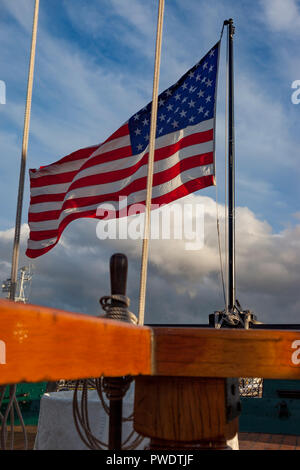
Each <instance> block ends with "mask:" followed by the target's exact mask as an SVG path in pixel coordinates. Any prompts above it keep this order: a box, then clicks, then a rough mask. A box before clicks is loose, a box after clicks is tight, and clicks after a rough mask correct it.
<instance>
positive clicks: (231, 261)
mask: <svg viewBox="0 0 300 470" xmlns="http://www.w3.org/2000/svg"><path fill="white" fill-rule="evenodd" d="M226 24H227V38H228V46H227V47H228V299H227V302H228V304H227V309H228V311H229V312H230V311H232V310H233V309H234V307H235V139H234V137H235V136H234V71H233V35H234V25H233V20H232V19H231V18H230V19H229V20H228V21H227V22H226Z"/></svg>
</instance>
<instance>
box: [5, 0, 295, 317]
mask: <svg viewBox="0 0 300 470" xmlns="http://www.w3.org/2000/svg"><path fill="white" fill-rule="evenodd" d="M299 3H300V2H299V1H298V0H256V1H250V0H240V1H239V2H237V1H234V0H211V1H209V2H207V1H204V0H189V1H183V0H172V1H171V0H166V8H165V19H164V33H163V34H164V36H163V46H162V62H161V79H160V90H163V89H165V88H167V87H168V86H169V85H171V84H172V83H173V82H175V81H177V79H178V78H179V77H180V76H181V75H182V74H183V73H185V71H186V70H187V69H188V68H190V67H191V66H192V65H194V64H195V63H196V62H197V61H198V60H199V59H200V58H201V57H202V56H203V55H204V54H205V53H206V52H207V51H208V50H209V49H210V47H211V46H212V45H213V44H215V42H216V41H217V40H218V38H219V35H220V31H221V28H222V24H223V21H224V19H227V18H229V17H232V18H233V19H234V22H235V26H236V34H235V40H234V41H235V104H236V106H235V113H236V114H235V118H236V160H237V162H236V183H237V205H238V206H239V208H240V209H239V211H238V214H237V224H239V229H238V230H239V233H238V234H237V239H238V242H239V243H240V246H241V248H240V250H241V256H240V266H241V279H242V280H241V286H242V289H241V290H242V294H243V295H244V298H245V299H246V300H247V301H248V299H249V302H253V299H254V297H255V296H256V295H258V294H257V286H256V284H255V266H257V269H258V270H260V271H261V272H262V279H264V280H266V285H264V283H262V285H263V289H264V290H262V294H261V297H257V298H256V297H255V300H254V306H253V307H257V306H258V307H260V306H261V305H264V306H265V308H266V311H268V312H270V313H269V314H268V318H269V317H270V316H271V311H272V309H273V308H275V307H276V309H277V310H276V311H278V316H279V314H280V308H279V306H278V305H279V304H278V298H277V297H276V296H277V295H278V292H277V291H278V286H279V285H280V283H283V284H284V285H285V284H286V291H285V292H286V294H283V295H284V299H282V302H283V303H284V302H285V301H286V299H287V298H290V295H291V292H293V295H295V299H293V301H292V302H293V305H291V307H290V317H289V318H294V317H295V316H296V311H297V307H296V305H298V302H299V299H298V297H297V295H298V291H297V289H296V288H295V291H294V290H293V286H294V284H295V285H296V280H297V282H298V278H297V276H298V272H299V271H300V269H298V268H299V265H298V264H297V262H295V260H296V259H297V256H298V259H300V257H299V251H298V248H299V246H298V229H299V214H300V211H299V203H298V201H299V199H300V194H299V184H298V181H299V176H300V174H299V163H298V158H299V156H298V154H299V144H300V133H299V131H298V126H299V124H298V123H299V112H300V105H298V106H297V105H294V104H292V102H291V94H292V89H291V84H292V82H293V81H294V80H297V79H300V66H299V65H300V64H299V46H298V45H299V36H300V4H299ZM33 7H34V1H33V0H2V2H1V17H0V23H1V28H0V41H1V51H2V53H1V57H0V71H1V72H0V79H1V80H4V81H5V83H6V89H7V103H6V104H5V105H0V120H1V126H0V142H1V143H0V146H1V155H2V158H1V160H0V166H1V169H0V175H1V185H0V200H1V210H0V231H1V232H0V234H1V237H0V241H1V243H2V248H1V243H0V253H3V255H2V261H1V266H2V271H1V273H2V276H6V275H7V274H8V273H9V263H10V259H9V251H10V249H11V243H12V230H11V229H12V227H13V225H14V219H15V207H16V197H17V184H18V178H19V162H20V153H21V141H22V129H23V116H24V106H25V96H26V83H27V71H28V59H29V48H30V36H31V27H32V16H33ZM156 15H157V1H156V0H149V1H147V2H146V1H142V0H110V1H108V0H91V1H89V2H86V1H83V0H51V2H49V1H46V0H41V1H40V19H39V29H38V41H37V55H36V67H35V81H34V88H33V101H32V119H31V128H30V140H29V150H28V165H27V168H36V167H38V166H40V165H44V164H49V163H51V162H53V161H55V160H57V159H58V158H60V157H62V156H64V155H66V154H68V153H70V152H71V151H73V150H75V149H77V148H80V147H84V146H89V145H93V144H95V143H98V142H99V143H100V142H101V141H102V140H103V139H105V138H107V137H108V136H109V135H110V134H111V133H112V132H113V131H114V130H116V129H117V128H118V127H119V126H120V125H121V124H122V123H123V122H124V121H126V120H127V119H128V118H129V117H130V116H131V115H132V114H133V113H134V112H136V111H137V110H138V109H139V108H140V107H141V106H143V105H144V104H145V103H147V102H149V101H150V100H151V94H152V73H153V62H154V47H155V44H154V39H155V29H156ZM224 39H225V38H224ZM225 42H226V41H223V47H222V59H221V62H220V75H219V93H218V116H217V153H216V158H217V182H218V195H219V202H220V203H221V204H222V203H223V202H224V139H225V121H224V117H225ZM197 197H198V196H197ZM199 197H200V198H201V197H202V198H203V197H205V198H207V199H205V201H207V207H208V209H207V210H208V214H210V213H211V214H212V211H213V209H212V208H211V204H212V202H211V200H213V199H215V188H207V189H206V190H203V191H201V193H199ZM203 200H204V199H203ZM28 205H29V181H28V173H27V175H26V190H25V198H24V211H23V222H24V224H26V222H27V210H28ZM93 223H94V221H87V222H86V224H82V221H79V222H76V223H73V224H71V225H70V226H69V227H68V229H67V230H66V234H65V236H64V237H63V239H62V241H61V244H60V245H61V246H60V247H59V246H58V247H56V248H54V250H53V253H52V252H50V253H49V254H47V255H45V256H44V257H42V258H43V260H42V259H41V260H39V261H38V262H37V266H36V270H37V274H36V278H38V280H36V281H35V282H36V288H35V292H34V296H33V299H34V300H35V301H37V302H43V303H45V304H49V303H51V302H52V300H50V299H51V296H52V295H53V293H54V292H55V291H56V290H57V289H58V287H57V286H56V285H55V284H54V281H53V279H52V278H53V272H56V271H57V270H58V271H60V272H61V273H62V272H63V270H64V269H67V268H65V267H64V268H63V269H62V265H61V264H60V262H61V260H62V259H65V261H66V263H67V265H68V266H70V267H69V271H68V272H71V270H72V269H74V266H73V267H71V266H72V263H75V261H74V259H73V258H72V263H71V264H70V265H69V264H68V263H69V261H70V260H69V258H68V256H69V255H68V254H67V251H68V249H69V248H68V247H73V248H72V249H75V248H74V247H75V246H77V241H76V236H78V237H79V234H80V244H79V245H80V250H81V251H82V250H83V252H84V249H86V250H87V249H88V247H90V249H91V250H92V247H93V246H94V244H95V243H96V241H95V240H94V238H95V229H94V225H93ZM242 224H245V226H242ZM208 226H209V224H208ZM24 230H25V232H26V227H25V225H24ZM208 230H209V229H208ZM244 230H245V233H244V232H243V231H244ZM25 232H24V240H23V242H22V243H23V244H22V246H21V261H23V260H24V261H25V258H24V251H25V241H26V240H25V239H26V233H25ZM242 236H243V237H245V236H246V238H247V240H248V244H247V245H245V246H244V245H243V243H245V242H244V241H243V239H242V238H239V237H242ZM251 236H255V237H256V238H255V239H256V242H257V243H256V245H255V246H256V250H254V255H253V256H254V258H255V261H256V264H254V265H253V277H251V276H252V275H251V272H250V271H251V270H250V268H249V266H248V268H249V269H247V262H246V260H247V259H249V256H250V255H251V253H252V251H251V250H252V242H251V240H250V239H251ZM93 237H94V238H93ZM257 237H258V238H257ZM266 238H267V239H268V243H269V244H268V247H269V248H270V250H269V252H268V255H265V256H267V260H266V262H265V263H263V264H262V263H261V252H262V253H264V254H265V253H266V247H265V248H263V244H262V243H260V242H261V240H262V239H264V240H265V239H266ZM249 240H250V241H249ZM278 240H281V244H278ZM64 243H65V245H64ZM89 243H90V244H89ZM127 248H128V247H127ZM97 249H98V248H97ZM97 249H96V248H95V250H97ZM116 249H117V251H119V249H120V246H118V245H116ZM160 249H161V247H160ZM174 249H175V248H174ZM80 250H79V251H80ZM99 250H100V251H99V260H100V259H101V263H103V266H104V265H105V263H107V259H106V258H107V256H106V249H105V247H103V246H101V248H99ZM109 250H112V247H111V245H109V249H108V251H109ZM128 250H129V253H130V256H132V257H133V258H132V263H133V264H134V263H136V264H137V265H138V257H139V255H138V248H137V247H131V248H128ZM153 250H154V255H153V260H155V259H156V258H155V250H156V248H155V247H154V248H153ZM157 250H158V248H157ZM260 250H262V251H260ZM79 251H78V250H77V251H76V256H78V263H79V264H78V266H79V265H80V266H81V261H79V260H80V259H83V258H84V256H86V255H84V254H83V253H81V252H79ZM54 252H55V253H54ZM158 253H161V251H159V250H158ZM252 254H253V253H252ZM276 255H279V258H278V260H277V258H276ZM81 256H82V257H83V258H81ZM157 256H158V258H157V260H158V261H157V263H155V262H154V261H153V264H152V265H151V266H150V280H149V287H150V288H151V287H152V288H153V289H154V290H155V291H156V292H160V290H163V289H165V290H166V291H168V289H169V288H170V285H171V286H173V287H171V288H172V289H175V291H176V295H178V296H179V297H180V299H181V301H182V302H183V304H184V301H187V299H186V296H188V303H189V304H190V307H189V309H190V310H189V311H190V312H191V313H190V318H191V319H193V318H194V312H195V305H196V302H197V301H198V300H197V295H198V294H195V295H194V294H193V293H192V291H193V289H194V290H196V291H197V288H196V285H195V287H194V288H193V289H191V288H189V286H186V290H184V289H183V292H182V289H181V290H180V288H179V287H178V286H179V279H180V272H181V270H182V269H184V268H183V265H182V263H185V260H183V259H182V257H180V260H179V259H178V260H177V266H178V280H176V281H175V280H174V277H172V276H173V274H174V273H172V272H171V271H170V272H167V271H165V270H163V269H161V268H160V266H159V254H157ZM170 256H174V251H173V252H172V253H170ZM201 256H202V262H203V266H204V268H205V267H206V268H207V272H208V273H211V276H212V277H211V278H210V274H207V277H206V275H205V269H204V268H203V273H202V272H201V273H200V272H199V273H197V271H195V273H194V274H195V275H199V283H202V288H203V286H204V285H205V283H206V282H208V283H209V282H211V284H210V287H211V291H210V292H211V293H210V297H209V296H208V297H205V301H204V303H205V305H207V307H206V308H207V309H208V310H211V309H213V308H215V307H216V306H217V303H218V302H220V298H219V297H218V301H217V302H215V301H214V300H213V298H214V296H215V295H216V291H217V290H219V286H218V287H217V281H216V278H217V268H214V269H212V271H210V269H209V266H210V263H211V259H212V258H213V256H214V255H212V253H210V252H209V250H208V251H206V252H205V253H204V254H203V253H202V254H201ZM201 256H200V258H201ZM243 256H245V259H244V258H243ZM64 257H65V258H64ZM274 257H275V258H276V263H277V264H276V267H274V266H273V269H272V266H271V265H270V266H269V265H268V262H269V261H270V260H271V261H272V260H273V258H274ZM67 260H68V262H67ZM271 261H270V262H271ZM274 262H275V261H274ZM89 263H90V261H89ZM253 263H254V261H253ZM299 263H300V262H299ZM89 266H90V265H89ZM266 266H267V267H268V269H267V271H265V269H266ZM93 269H95V270H96V269H97V268H96V266H94V268H93ZM101 269H102V268H101ZM51 270H53V271H51ZM89 270H90V268H89ZM243 270H244V271H243ZM277 270H278V276H277V277H276V282H278V286H277V284H276V282H275V281H274V279H273V278H272V276H271V277H270V273H271V274H272V275H275V274H274V273H277ZM104 271H105V269H104V267H103V273H104ZM93 272H94V273H95V272H96V271H93ZM51 273H52V274H51ZM247 273H248V274H247ZM290 273H292V277H291V279H290ZM80 276H81V275H80ZM82 276H83V274H82ZM103 276H104V274H103ZM136 276H138V274H137V268H136ZM67 277H68V276H67V274H65V275H64V280H65V281H64V282H65V283H66V284H68V286H66V285H65V286H64V287H65V289H63V287H62V286H59V292H61V297H58V300H57V305H58V306H63V307H66V308H71V309H79V310H86V309H88V308H90V307H84V305H90V304H89V301H88V300H87V297H88V294H86V296H87V297H84V298H83V299H81V300H80V299H79V298H78V299H77V297H76V296H75V297H76V300H75V297H74V291H77V290H78V288H77V287H78V286H76V285H75V284H74V283H72V282H71V281H70V280H68V282H67V281H66V278H67ZM49 279H50V280H49ZM80 279H83V277H80ZM133 279H135V278H134V276H133ZM176 279H177V278H176ZM267 281H268V282H267ZM62 282H63V281H62ZM92 282H94V281H92V279H91V280H90V283H92ZM274 282H275V284H274ZM172 283H173V284H172ZM272 283H273V285H274V292H273V291H272V289H271V287H270V289H269V284H272ZM67 287H68V288H69V289H70V291H69V293H68V294H65V292H66V291H68V288H67ZM43 289H44V290H43ZM94 289H95V292H96V291H97V287H96V285H94ZM193 292H194V291H193ZM160 295H161V296H162V297H163V296H164V295H166V294H164V293H161V294H160ZM266 295H267V296H269V297H268V298H267V299H266V298H265V296H266ZM285 295H286V297H285ZM133 297H134V298H136V297H137V296H136V293H133ZM179 297H178V298H179ZM240 300H241V299H240ZM249 302H248V303H249ZM242 303H243V302H242ZM285 303H286V302H285ZM248 307H249V308H250V307H252V305H248ZM93 308H95V309H96V307H93ZM155 308H156V304H155V302H154V301H152V304H149V309H150V310H151V311H152V310H153V311H154V310H155ZM168 312H169V310H168ZM168 312H166V316H168V315H169V316H170V318H172V313H168ZM208 313H210V311H208ZM269 319H270V318H269Z"/></svg>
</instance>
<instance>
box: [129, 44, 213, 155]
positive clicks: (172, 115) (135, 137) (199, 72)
mask: <svg viewBox="0 0 300 470" xmlns="http://www.w3.org/2000/svg"><path fill="white" fill-rule="evenodd" d="M218 55H219V42H218V43H217V44H216V45H215V46H214V47H213V48H212V49H211V50H210V51H209V52H208V53H207V54H206V55H205V56H204V57H203V58H202V59H201V60H200V61H199V62H198V63H197V64H196V65H195V66H194V67H192V68H191V69H190V70H189V71H188V72H186V73H185V74H184V75H183V76H182V77H181V78H180V79H179V80H178V82H177V83H175V84H174V85H172V86H170V87H169V88H168V89H167V90H165V91H163V92H162V93H161V94H160V95H159V97H158V115H157V127H156V137H161V136H163V135H165V134H169V133H171V132H174V131H177V130H180V129H184V128H186V127H187V126H191V125H195V124H199V123H200V122H202V121H205V120H208V119H212V118H213V117H214V114H215V100H216V83H217V68H218ZM151 103H152V102H150V103H149V104H148V105H147V106H145V107H144V108H142V109H141V110H140V111H138V112H137V113H136V114H134V115H133V116H132V117H131V118H130V119H129V122H128V124H129V131H130V139H131V146H132V150H133V152H137V153H138V152H142V151H143V150H144V149H145V148H146V147H147V145H148V144H149V135H150V121H151Z"/></svg>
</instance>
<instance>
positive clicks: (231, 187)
mask: <svg viewBox="0 0 300 470" xmlns="http://www.w3.org/2000/svg"><path fill="white" fill-rule="evenodd" d="M224 26H227V57H228V59H227V83H228V88H227V92H228V95H227V99H228V103H227V104H228V116H227V117H228V232H227V238H228V246H227V249H228V271H227V296H226V301H225V310H223V311H217V312H214V313H213V314H211V315H209V324H210V326H213V327H214V328H221V327H235V328H249V326H250V324H251V323H257V320H256V317H255V316H254V315H253V313H251V312H250V310H242V308H241V306H240V304H239V302H238V300H237V299H236V281H235V279H236V277H235V134H234V68H233V36H234V31H235V27H234V24H233V20H232V19H231V18H230V19H229V20H225V21H224Z"/></svg>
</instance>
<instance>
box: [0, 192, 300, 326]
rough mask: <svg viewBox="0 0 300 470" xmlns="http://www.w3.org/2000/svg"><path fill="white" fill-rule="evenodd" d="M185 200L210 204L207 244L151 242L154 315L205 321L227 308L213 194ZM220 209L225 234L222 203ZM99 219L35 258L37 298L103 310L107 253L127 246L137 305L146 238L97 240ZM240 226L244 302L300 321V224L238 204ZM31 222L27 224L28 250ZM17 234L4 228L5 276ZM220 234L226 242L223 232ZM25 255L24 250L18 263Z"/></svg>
mask: <svg viewBox="0 0 300 470" xmlns="http://www.w3.org/2000/svg"><path fill="white" fill-rule="evenodd" d="M185 202H186V203H193V204H196V203H198V204H199V203H200V204H204V206H205V247H204V249H202V250H200V251H197V252H189V251H185V249H184V241H182V240H155V241H151V242H150V264H149V276H148V290H147V292H148V296H147V308H146V321H147V322H148V323H149V322H150V323H151V322H173V323H180V322H181V323H185V322H200V323H201V322H202V323H203V322H206V321H207V315H208V314H209V313H211V312H213V311H214V310H216V309H222V308H223V299H222V289H221V283H220V274H219V253H218V244H217V234H216V206H215V202H214V201H213V200H212V199H211V198H208V197H203V196H198V195H191V196H188V197H187V198H184V199H182V200H181V201H180V204H183V203H185ZM177 203H178V202H177ZM219 213H220V219H221V230H222V233H223V234H224V207H223V206H220V207H219ZM96 223H97V222H96V221H95V220H88V219H84V220H79V221H76V222H73V223H72V224H70V226H69V227H68V228H67V229H66V230H65V232H64V235H63V237H62V239H61V241H60V242H59V244H58V245H57V246H56V247H55V248H54V249H53V250H52V251H50V252H49V253H48V254H46V255H44V256H42V257H40V258H38V259H36V260H33V262H34V265H35V275H34V279H33V285H32V298H31V301H32V302H34V303H41V304H44V305H50V306H56V307H59V308H65V309H68V310H74V311H83V312H86V313H91V314H95V313H98V314H99V313H100V308H99V305H98V299H99V297H100V296H102V295H106V294H108V293H109V289H110V287H109V273H108V264H109V258H110V256H111V254H113V253H114V252H124V253H125V254H127V256H128V258H129V278H128V295H129V296H130V297H131V299H132V311H134V312H135V313H136V312H137V310H138V291H139V270H140V256H141V242H140V241H132V240H131V241H130V240H115V241H110V240H105V241H103V240H102V241H101V240H98V239H97V237H96ZM236 226H237V237H236V238H237V288H238V298H239V301H240V303H241V304H242V306H243V307H244V308H250V309H252V310H253V311H254V312H256V313H257V314H258V315H259V318H260V320H261V321H264V322H269V323H275V322H281V323H292V322H297V321H298V322H299V318H298V311H297V305H298V304H299V302H300V299H299V281H300V264H299V258H300V257H299V255H300V241H299V240H300V225H297V226H295V227H293V228H288V229H285V230H283V231H281V232H279V233H273V232H272V229H271V226H270V225H269V224H268V223H267V222H265V221H262V220H259V219H257V217H256V216H255V215H254V213H253V212H251V211H250V210H249V209H248V208H246V207H239V208H238V209H237V223H236ZM26 230H27V228H26V226H24V227H23V235H22V244H21V247H22V248H21V252H22V253H24V250H25V239H26ZM12 240H13V230H9V231H5V232H0V255H1V259H2V260H3V262H2V264H1V265H0V268H1V269H2V273H1V274H2V279H4V278H5V277H7V275H8V274H9V272H8V263H9V261H10V258H9V253H10V252H11V246H12ZM221 241H222V246H224V236H223V235H222V240H221ZM28 261H29V260H27V262H28ZM24 262H25V258H24V256H21V260H20V265H21V263H22V264H24ZM283 309H284V316H283Z"/></svg>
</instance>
